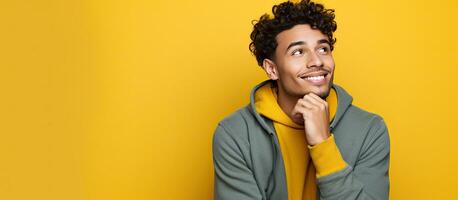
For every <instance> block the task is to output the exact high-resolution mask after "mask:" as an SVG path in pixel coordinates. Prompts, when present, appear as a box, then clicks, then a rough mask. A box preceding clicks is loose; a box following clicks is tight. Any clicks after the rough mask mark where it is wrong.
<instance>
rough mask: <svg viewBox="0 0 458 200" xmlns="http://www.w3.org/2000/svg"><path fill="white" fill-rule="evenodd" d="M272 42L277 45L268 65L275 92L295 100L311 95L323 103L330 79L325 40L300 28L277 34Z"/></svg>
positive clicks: (331, 72) (330, 63)
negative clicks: (274, 76) (272, 70)
mask: <svg viewBox="0 0 458 200" xmlns="http://www.w3.org/2000/svg"><path fill="white" fill-rule="evenodd" d="M276 40H277V43H278V45H277V48H276V50H275V55H274V57H273V60H272V63H273V66H274V68H275V69H276V71H277V77H276V78H277V79H276V80H277V83H278V85H279V89H282V90H284V92H285V94H286V95H288V96H293V97H297V98H302V97H303V96H304V95H306V94H308V93H310V92H313V93H315V94H316V95H318V96H320V97H321V98H322V99H325V98H326V97H327V96H328V94H329V89H330V87H331V85H332V81H333V78H334V59H333V57H332V52H331V47H330V44H329V39H328V37H327V36H326V35H324V34H323V33H321V31H320V30H318V29H316V30H314V29H312V28H311V27H310V25H308V24H303V25H296V26H294V27H293V28H291V29H289V30H285V31H283V32H281V33H279V34H278V35H277V37H276ZM274 79H275V78H274Z"/></svg>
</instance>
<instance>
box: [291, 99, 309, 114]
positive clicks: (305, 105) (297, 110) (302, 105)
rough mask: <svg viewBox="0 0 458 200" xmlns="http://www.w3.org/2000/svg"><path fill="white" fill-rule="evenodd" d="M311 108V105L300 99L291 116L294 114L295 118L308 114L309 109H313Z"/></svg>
mask: <svg viewBox="0 0 458 200" xmlns="http://www.w3.org/2000/svg"><path fill="white" fill-rule="evenodd" d="M304 108H305V109H304ZM311 108H312V104H311V103H309V102H307V101H306V100H304V99H298V100H297V103H296V105H294V108H293V111H292V113H291V114H293V116H294V115H296V114H302V113H304V112H306V110H307V109H311Z"/></svg>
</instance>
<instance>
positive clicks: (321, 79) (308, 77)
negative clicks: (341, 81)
mask: <svg viewBox="0 0 458 200" xmlns="http://www.w3.org/2000/svg"><path fill="white" fill-rule="evenodd" d="M328 75H329V73H328V72H325V71H321V72H316V73H309V74H304V75H302V76H300V78H301V79H302V80H305V81H307V82H309V83H311V84H313V85H322V84H324V83H325V82H326V76H328Z"/></svg>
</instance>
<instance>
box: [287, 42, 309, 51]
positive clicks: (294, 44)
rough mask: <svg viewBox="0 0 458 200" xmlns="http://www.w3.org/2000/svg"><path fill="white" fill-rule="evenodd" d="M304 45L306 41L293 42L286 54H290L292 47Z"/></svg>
mask: <svg viewBox="0 0 458 200" xmlns="http://www.w3.org/2000/svg"><path fill="white" fill-rule="evenodd" d="M303 44H306V43H305V42H304V41H297V42H292V43H291V44H289V45H288V47H287V48H286V51H285V52H288V49H290V48H291V47H294V46H297V45H303Z"/></svg>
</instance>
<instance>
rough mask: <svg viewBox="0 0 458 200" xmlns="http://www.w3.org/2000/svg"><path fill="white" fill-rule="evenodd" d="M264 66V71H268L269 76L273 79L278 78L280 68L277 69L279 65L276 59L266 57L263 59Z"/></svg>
mask: <svg viewBox="0 0 458 200" xmlns="http://www.w3.org/2000/svg"><path fill="white" fill-rule="evenodd" d="M262 68H264V71H265V72H266V74H267V76H268V77H269V78H270V79H272V80H277V79H278V70H277V65H275V63H274V61H272V60H270V59H267V58H266V59H264V60H263V61H262Z"/></svg>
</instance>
